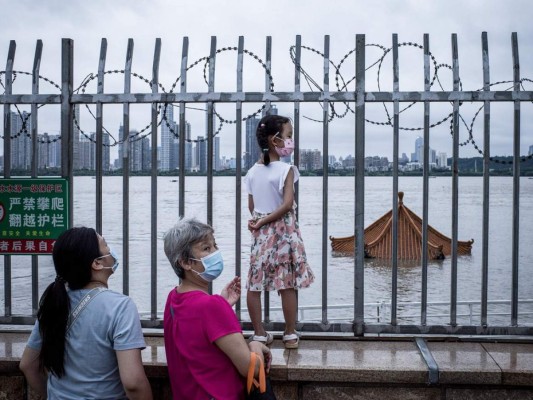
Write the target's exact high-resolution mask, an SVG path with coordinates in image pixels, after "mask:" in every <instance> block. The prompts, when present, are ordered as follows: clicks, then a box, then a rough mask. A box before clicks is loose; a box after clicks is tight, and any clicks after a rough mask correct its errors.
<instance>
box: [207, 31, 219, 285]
mask: <svg viewBox="0 0 533 400" xmlns="http://www.w3.org/2000/svg"><path fill="white" fill-rule="evenodd" d="M216 50H217V38H216V36H211V52H210V54H209V84H208V86H209V87H208V92H209V93H213V92H214V91H215V61H216ZM213 115H214V104H213V102H212V101H209V102H208V103H207V116H208V118H207V223H208V224H209V225H213V140H214V137H213V132H214V130H215V127H214V126H213ZM209 287H210V288H211V285H209Z"/></svg>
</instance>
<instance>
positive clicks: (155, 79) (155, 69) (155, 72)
mask: <svg viewBox="0 0 533 400" xmlns="http://www.w3.org/2000/svg"><path fill="white" fill-rule="evenodd" d="M160 58H161V38H157V39H156V40H155V49H154V61H153V65H152V93H153V94H156V93H158V91H159V60H160ZM157 106H158V104H157V103H155V102H154V103H152V124H151V135H152V165H151V167H152V169H151V176H150V179H151V213H152V219H151V221H152V224H151V228H150V229H151V253H150V254H151V282H150V288H151V304H150V306H151V317H150V319H151V321H152V322H153V321H155V320H156V319H157Z"/></svg>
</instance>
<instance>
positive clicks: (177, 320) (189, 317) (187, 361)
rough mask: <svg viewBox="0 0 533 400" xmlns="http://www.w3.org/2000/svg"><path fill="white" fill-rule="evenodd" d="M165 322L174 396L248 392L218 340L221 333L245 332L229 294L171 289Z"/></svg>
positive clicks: (205, 397) (219, 397)
mask: <svg viewBox="0 0 533 400" xmlns="http://www.w3.org/2000/svg"><path fill="white" fill-rule="evenodd" d="M163 328H164V334H165V351H166V354H167V365H168V373H169V377H170V384H171V387H172V393H173V396H174V399H180V400H181V399H191V400H193V399H202V400H209V399H216V400H226V399H227V400H236V399H243V398H244V384H243V379H242V378H241V376H240V374H239V372H238V371H237V369H236V368H235V366H234V365H233V363H232V362H231V360H230V359H229V357H228V356H227V355H226V354H225V353H224V352H222V350H220V349H219V348H218V347H217V345H216V344H215V340H217V339H219V338H221V337H223V336H226V335H229V334H231V333H235V332H239V333H242V330H241V326H240V324H239V321H238V320H237V317H236V316H235V313H234V312H233V310H232V308H231V306H230V305H229V303H228V302H227V301H226V299H224V298H223V297H221V296H219V295H209V294H207V293H204V292H201V291H192V292H187V293H178V292H177V291H176V290H175V289H173V290H172V291H171V292H170V293H169V295H168V298H167V304H166V306H165V315H164V320H163Z"/></svg>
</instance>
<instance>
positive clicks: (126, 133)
mask: <svg viewBox="0 0 533 400" xmlns="http://www.w3.org/2000/svg"><path fill="white" fill-rule="evenodd" d="M132 61H133V39H128V49H127V51H126V62H125V65H124V93H125V94H129V93H131V64H132ZM122 112H123V119H122V137H121V138H119V140H121V141H122V199H123V200H122V204H123V207H122V223H123V227H122V258H123V260H124V267H123V269H122V270H123V272H122V274H123V275H122V292H123V293H124V294H125V295H129V292H130V243H129V240H130V149H129V147H130V104H129V103H126V102H125V103H124V105H123V106H122Z"/></svg>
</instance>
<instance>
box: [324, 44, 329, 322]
mask: <svg viewBox="0 0 533 400" xmlns="http://www.w3.org/2000/svg"><path fill="white" fill-rule="evenodd" d="M329 63H330V61H329V35H326V36H325V37H324V94H329ZM322 147H323V148H322V149H323V153H324V154H323V156H322V324H324V326H326V325H327V324H328V172H329V171H328V170H329V168H328V155H329V101H328V100H324V102H323V103H322Z"/></svg>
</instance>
